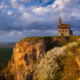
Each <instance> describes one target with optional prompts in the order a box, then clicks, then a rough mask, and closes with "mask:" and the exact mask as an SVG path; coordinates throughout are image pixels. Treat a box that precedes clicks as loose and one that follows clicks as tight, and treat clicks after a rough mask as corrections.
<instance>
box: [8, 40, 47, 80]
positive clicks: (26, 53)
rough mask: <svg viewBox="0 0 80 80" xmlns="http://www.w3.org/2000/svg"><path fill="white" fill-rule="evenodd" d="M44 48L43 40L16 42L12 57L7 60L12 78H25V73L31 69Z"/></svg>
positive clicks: (18, 79)
mask: <svg viewBox="0 0 80 80" xmlns="http://www.w3.org/2000/svg"><path fill="white" fill-rule="evenodd" d="M45 50H46V45H45V42H44V40H41V41H38V42H36V41H32V42H27V41H23V42H22V41H20V42H18V43H16V45H15V47H14V48H13V55H12V59H11V60H10V61H9V62H8V69H9V73H10V75H14V80H26V78H27V74H29V73H30V72H32V70H33V67H34V60H38V59H39V58H40V57H41V56H42V55H43V54H44V53H45Z"/></svg>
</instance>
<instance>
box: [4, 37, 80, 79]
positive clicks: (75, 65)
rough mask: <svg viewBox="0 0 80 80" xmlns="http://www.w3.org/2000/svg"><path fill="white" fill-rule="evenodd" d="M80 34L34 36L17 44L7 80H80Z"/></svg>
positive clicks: (10, 62)
mask: <svg viewBox="0 0 80 80" xmlns="http://www.w3.org/2000/svg"><path fill="white" fill-rule="evenodd" d="M79 40H80V37H79V36H71V37H57V36H54V37H53V36H51V37H30V38H24V39H22V40H20V41H19V42H17V43H16V45H15V47H14V48H13V54H12V59H11V60H10V61H9V62H8V67H7V68H6V69H4V70H3V73H6V75H5V77H6V79H7V80H10V79H12V80H13V79H14V80H41V78H42V80H71V79H72V80H79V78H80V75H79V72H80V71H79V67H80V64H79V63H80V60H79V58H80V57H79V56H80V55H79V48H80V47H79V46H80V41H79Z"/></svg>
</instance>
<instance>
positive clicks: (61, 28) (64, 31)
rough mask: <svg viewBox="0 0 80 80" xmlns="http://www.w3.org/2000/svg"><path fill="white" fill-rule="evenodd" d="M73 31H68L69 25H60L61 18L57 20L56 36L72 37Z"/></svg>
mask: <svg viewBox="0 0 80 80" xmlns="http://www.w3.org/2000/svg"><path fill="white" fill-rule="evenodd" d="M72 35H73V31H71V30H70V24H62V21H61V17H60V18H59V25H58V36H72Z"/></svg>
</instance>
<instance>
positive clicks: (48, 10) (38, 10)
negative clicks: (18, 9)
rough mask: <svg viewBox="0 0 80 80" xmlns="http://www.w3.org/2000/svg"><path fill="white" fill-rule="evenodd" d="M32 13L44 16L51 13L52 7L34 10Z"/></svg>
mask: <svg viewBox="0 0 80 80" xmlns="http://www.w3.org/2000/svg"><path fill="white" fill-rule="evenodd" d="M32 12H34V13H35V14H37V15H44V14H47V13H49V12H50V6H47V7H39V8H34V9H33V10H32Z"/></svg>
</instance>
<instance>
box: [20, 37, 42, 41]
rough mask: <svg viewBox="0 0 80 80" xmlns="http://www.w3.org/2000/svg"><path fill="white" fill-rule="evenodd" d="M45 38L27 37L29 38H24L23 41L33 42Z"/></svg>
mask: <svg viewBox="0 0 80 80" xmlns="http://www.w3.org/2000/svg"><path fill="white" fill-rule="evenodd" d="M43 38H44V37H27V38H23V39H22V40H21V41H33V40H41V39H43Z"/></svg>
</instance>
